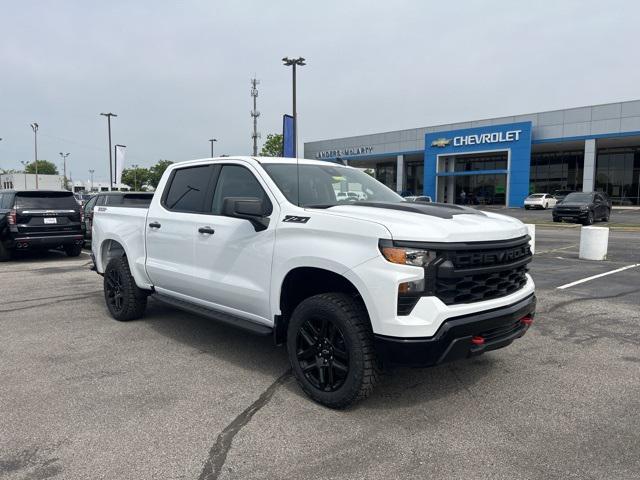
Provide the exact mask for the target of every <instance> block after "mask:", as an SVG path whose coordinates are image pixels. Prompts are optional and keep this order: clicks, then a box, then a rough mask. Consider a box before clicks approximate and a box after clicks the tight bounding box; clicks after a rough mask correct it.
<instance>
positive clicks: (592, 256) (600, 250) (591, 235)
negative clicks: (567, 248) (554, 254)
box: [578, 227, 609, 260]
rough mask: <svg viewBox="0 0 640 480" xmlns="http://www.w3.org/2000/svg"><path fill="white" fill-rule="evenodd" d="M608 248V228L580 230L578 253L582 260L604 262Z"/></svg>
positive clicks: (583, 228)
mask: <svg viewBox="0 0 640 480" xmlns="http://www.w3.org/2000/svg"><path fill="white" fill-rule="evenodd" d="M608 246H609V228H608V227H582V228H580V253H579V254H578V257H579V258H581V259H583V260H606V258H607V248H608Z"/></svg>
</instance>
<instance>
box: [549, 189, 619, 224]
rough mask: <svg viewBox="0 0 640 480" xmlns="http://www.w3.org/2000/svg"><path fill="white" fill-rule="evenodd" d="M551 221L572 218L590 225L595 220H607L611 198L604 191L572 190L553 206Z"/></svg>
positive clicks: (609, 214)
mask: <svg viewBox="0 0 640 480" xmlns="http://www.w3.org/2000/svg"><path fill="white" fill-rule="evenodd" d="M552 215H553V221H554V222H561V221H562V220H574V221H579V222H582V224H583V225H592V224H593V222H595V221H596V220H603V221H605V222H608V221H609V217H610V216H611V200H609V197H608V196H607V194H606V193H604V192H572V193H570V194H569V195H567V196H566V197H565V198H564V200H563V201H562V203H558V204H556V206H555V207H553V213H552Z"/></svg>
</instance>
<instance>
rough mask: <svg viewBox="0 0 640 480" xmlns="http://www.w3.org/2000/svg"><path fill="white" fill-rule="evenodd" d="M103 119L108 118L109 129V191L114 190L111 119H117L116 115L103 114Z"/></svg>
mask: <svg viewBox="0 0 640 480" xmlns="http://www.w3.org/2000/svg"><path fill="white" fill-rule="evenodd" d="M100 115H102V116H103V117H107V128H108V129H109V191H111V190H113V164H112V158H111V117H117V116H118V115H116V114H115V113H111V112H109V113H101V114H100Z"/></svg>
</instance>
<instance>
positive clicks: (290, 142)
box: [282, 115, 296, 158]
mask: <svg viewBox="0 0 640 480" xmlns="http://www.w3.org/2000/svg"><path fill="white" fill-rule="evenodd" d="M295 142H296V132H295V127H294V125H293V117H292V116H291V115H283V116H282V150H283V151H282V156H283V157H286V158H293V157H295V156H296V153H295V152H296V149H295Z"/></svg>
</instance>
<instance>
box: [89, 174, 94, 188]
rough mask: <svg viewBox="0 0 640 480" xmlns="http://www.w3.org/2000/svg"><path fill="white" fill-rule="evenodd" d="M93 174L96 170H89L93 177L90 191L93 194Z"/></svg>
mask: <svg viewBox="0 0 640 480" xmlns="http://www.w3.org/2000/svg"><path fill="white" fill-rule="evenodd" d="M93 172H95V170H93V169H92V170H89V174H90V175H91V189H90V190H89V191H90V192H93Z"/></svg>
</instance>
